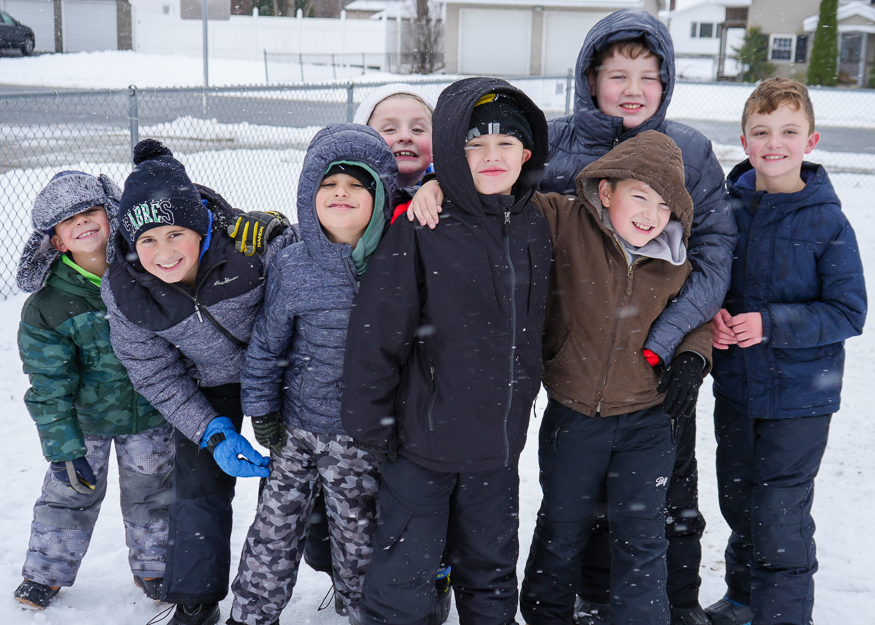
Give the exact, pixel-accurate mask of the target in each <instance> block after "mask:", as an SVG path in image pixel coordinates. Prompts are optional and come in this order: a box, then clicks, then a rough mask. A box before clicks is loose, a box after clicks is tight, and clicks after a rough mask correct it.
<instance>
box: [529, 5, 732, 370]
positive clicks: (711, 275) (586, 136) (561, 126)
mask: <svg viewBox="0 0 875 625" xmlns="http://www.w3.org/2000/svg"><path fill="white" fill-rule="evenodd" d="M636 37H644V39H645V41H646V43H647V47H648V48H650V50H651V51H652V52H653V53H654V54H655V55H656V56H658V57H659V58H660V59H661V60H662V63H661V65H660V68H661V79H662V84H663V87H664V90H663V96H662V103H661V104H660V106H659V109H658V110H657V111H656V113H655V114H654V115H653V117H651V118H650V119H648V120H647V121H645V122H644V123H642V124H641V125H639V126H637V127H635V128H630V129H629V130H624V129H623V120H622V119H621V118H620V117H613V116H610V115H606V114H604V113H602V112H601V111H600V110H599V109H598V107H597V106H596V104H595V103H594V102H593V100H592V95H591V94H590V88H589V79H588V77H587V70H588V69H589V67H590V65H591V64H592V59H593V56H594V55H595V53H596V51H598V50H601V49H603V48H604V47H605V46H607V45H608V44H610V43H612V42H615V41H624V40H627V39H633V38H636ZM576 73H577V76H576V83H575V101H574V113H573V114H572V115H568V116H567V117H561V118H559V119H553V120H550V122H548V126H549V130H550V158H549V162H548V163H547V167H546V169H545V170H544V177H543V179H542V181H541V186H540V190H541V191H544V192H550V191H555V192H557V193H562V194H565V195H574V194H576V189H575V184H574V181H575V178H576V177H577V174H579V173H580V171H581V170H582V169H583V168H584V167H586V166H587V165H589V164H590V163H592V162H593V161H595V160H596V159H598V158H600V157H602V156H604V155H605V154H607V153H608V152H609V151H610V150H611V149H612V148H613V147H614V146H616V145H617V144H618V143H620V142H621V141H625V140H626V139H629V138H631V137H634V136H637V135H639V134H641V133H642V132H644V131H645V130H658V131H659V132H661V133H663V134H666V135H668V136H669V137H671V138H672V139H673V140H674V142H675V143H676V144H677V146H678V147H679V148H680V149H681V152H682V154H683V159H684V170H685V176H686V187H687V191H688V192H689V194H690V196H691V197H692V198H693V205H694V207H695V212H694V214H693V229H692V234H691V237H690V240H689V246H688V249H687V254H688V257H689V259H690V262H691V263H692V265H693V272H692V273H691V274H690V277H689V278H687V281H686V284H685V285H684V288H683V289H682V290H681V292H680V294H679V295H678V297H677V299H676V300H675V302H674V303H672V305H670V306H669V307H668V308H666V309H665V311H663V313H662V314H661V315H660V316H659V318H658V319H657V320H656V322H655V323H654V324H653V327H652V328H651V329H650V336H649V338H648V339H647V343H646V344H645V347H647V348H648V349H650V350H651V351H653V352H654V353H656V354H658V355H659V356H660V358H662V360H663V361H664V362H665V363H670V362H671V358H672V356H673V355H674V353H675V350H676V349H677V347H678V345H680V342H681V341H682V340H683V338H684V336H686V335H687V334H688V333H689V332H690V331H691V330H693V329H694V328H697V327H698V326H700V325H701V324H702V323H703V322H705V321H706V320H708V319H710V318H711V317H713V316H714V314H715V313H716V312H717V309H718V308H719V307H720V304H721V302H722V301H723V296H724V295H725V294H726V289H727V287H728V286H729V274H730V269H731V267H732V251H733V250H734V249H735V244H736V241H737V240H738V231H737V228H736V226H735V221H734V219H733V218H732V213H731V211H730V210H729V204H728V202H727V195H726V189H725V186H724V179H723V169H722V168H721V166H720V163H719V162H718V161H717V157H716V156H714V152H713V151H712V149H711V142H710V141H709V140H708V139H707V137H705V136H704V135H703V134H702V133H700V132H699V131H698V130H694V129H693V128H690V127H689V126H685V125H684V124H681V123H678V122H674V121H667V120H666V119H665V115H666V112H667V111H668V106H669V104H670V103H671V96H672V91H673V90H674V85H675V61H674V47H673V45H672V41H671V35H670V34H669V32H668V29H667V28H666V27H665V25H664V24H663V23H662V22H660V21H659V20H657V19H656V18H655V17H653V16H652V15H650V14H649V13H647V12H646V11H641V10H639V9H622V10H620V11H616V12H614V13H611V14H610V15H609V16H607V17H605V18H604V19H602V20H601V21H599V22H598V23H597V24H596V25H595V26H593V28H592V30H590V31H589V33H588V34H587V36H586V40H585V41H584V43H583V47H582V48H581V50H580V55H579V56H578V58H577V68H576Z"/></svg>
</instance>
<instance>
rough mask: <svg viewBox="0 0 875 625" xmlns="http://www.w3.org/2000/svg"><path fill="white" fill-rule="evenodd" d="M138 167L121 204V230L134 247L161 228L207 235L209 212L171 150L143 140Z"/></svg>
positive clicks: (137, 153) (136, 159)
mask: <svg viewBox="0 0 875 625" xmlns="http://www.w3.org/2000/svg"><path fill="white" fill-rule="evenodd" d="M134 165H136V167H135V168H134V171H132V172H131V175H130V176H128V179H127V180H126V181H125V188H124V192H123V193H122V198H121V202H120V203H119V229H120V230H121V233H122V236H124V238H125V239H126V240H127V242H128V244H129V245H130V246H131V247H132V248H133V247H134V246H135V244H136V242H137V239H138V238H139V237H140V235H142V234H143V233H144V232H146V231H147V230H150V229H152V228H157V227H160V226H182V227H183V228H188V229H190V230H194V231H195V232H197V233H198V234H200V235H201V236H202V237H206V236H207V233H208V232H209V228H210V216H209V211H208V210H207V208H206V207H205V206H204V205H203V204H202V203H201V197H200V193H199V192H198V190H197V187H195V186H194V184H193V183H192V181H191V179H190V178H189V177H188V175H187V174H186V173H185V167H184V166H183V165H182V163H180V162H179V161H178V160H176V159H175V158H173V153H172V152H171V151H170V150H169V149H168V148H167V147H165V146H164V145H163V144H162V143H161V142H160V141H156V140H155V139H144V140H143V141H140V142H139V143H138V144H137V145H136V146H135V147H134Z"/></svg>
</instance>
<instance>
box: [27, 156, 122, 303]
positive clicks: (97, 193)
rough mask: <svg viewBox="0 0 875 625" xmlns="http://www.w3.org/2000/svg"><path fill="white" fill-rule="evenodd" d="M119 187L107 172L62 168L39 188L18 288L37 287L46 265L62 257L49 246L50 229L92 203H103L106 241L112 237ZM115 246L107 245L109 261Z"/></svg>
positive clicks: (113, 253) (45, 271)
mask: <svg viewBox="0 0 875 625" xmlns="http://www.w3.org/2000/svg"><path fill="white" fill-rule="evenodd" d="M121 195H122V190H121V189H120V188H119V186H118V185H117V184H116V183H115V182H113V181H112V180H111V179H110V178H109V177H108V176H106V175H104V174H100V175H99V176H96V177H95V176H92V175H91V174H86V173H84V172H81V171H64V172H60V173H58V174H56V175H55V177H54V178H52V180H51V181H50V182H49V184H47V185H46V187H45V188H44V189H43V190H42V191H40V192H39V194H38V195H37V196H36V200H34V203H33V211H32V212H31V222H32V224H33V234H31V235H30V238H29V239H28V240H27V243H25V244H24V249H23V250H22V252H21V260H19V262H18V274H17V275H16V282H17V283H18V288H20V289H21V290H22V291H26V292H28V293H33V292H34V291H37V290H39V289H40V288H41V287H42V286H43V284H44V282H45V278H46V273H47V272H48V270H49V267H51V266H52V263H54V262H55V261H56V260H58V259H59V258H60V257H61V252H59V251H58V250H56V249H55V248H54V246H52V243H51V238H52V229H53V228H54V227H55V226H56V225H58V224H59V223H61V222H62V221H64V220H65V219H67V218H68V217H72V216H73V215H76V214H78V213H81V212H82V211H84V210H86V209H88V208H91V207H92V206H103V207H104V208H105V209H106V216H107V219H108V220H109V236H108V238H107V241H113V240H114V239H115V234H116V231H117V230H118V219H117V217H118V203H119V199H120V198H121ZM114 258H115V247H114V246H113V245H109V244H108V245H107V246H106V261H107V262H108V263H112V261H113V260H114Z"/></svg>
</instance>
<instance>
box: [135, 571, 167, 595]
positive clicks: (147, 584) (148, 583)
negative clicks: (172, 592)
mask: <svg viewBox="0 0 875 625" xmlns="http://www.w3.org/2000/svg"><path fill="white" fill-rule="evenodd" d="M134 583H135V584H136V585H137V586H139V587H140V588H142V589H143V592H144V593H146V596H147V597H149V599H153V600H155V601H161V586H162V585H163V584H164V578H163V577H140V576H139V575H134Z"/></svg>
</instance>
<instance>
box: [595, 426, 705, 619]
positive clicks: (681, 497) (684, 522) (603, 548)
mask: <svg viewBox="0 0 875 625" xmlns="http://www.w3.org/2000/svg"><path fill="white" fill-rule="evenodd" d="M675 443H676V450H677V451H676V455H675V463H674V469H673V470H672V473H671V480H670V481H669V483H668V492H667V493H666V496H665V509H666V514H665V537H666V538H667V539H668V552H667V553H666V564H667V566H668V580H667V583H666V589H667V591H668V601H669V603H670V604H671V605H672V606H674V607H693V606H694V605H698V603H699V586H700V585H701V584H702V578H701V577H699V565H700V564H701V563H702V543H701V541H702V534H703V533H704V532H705V518H704V517H703V516H702V513H701V512H699V469H698V466H697V464H696V419H695V416H694V417H693V418H691V419H679V420H678V421H677V423H676V424H675ZM609 530H610V528H609V527H608V520H607V518H605V516H604V514H600V515H599V518H598V519H596V521H595V525H594V526H593V529H592V534H591V535H590V538H589V542H587V544H586V548H585V549H584V551H583V570H582V571H581V576H580V588H579V590H578V594H579V595H580V596H581V597H582V598H584V599H586V600H587V601H591V602H593V603H608V602H609V598H610V592H611V550H610V542H609V539H608V534H609Z"/></svg>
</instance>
